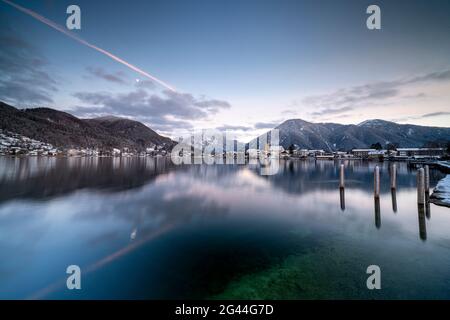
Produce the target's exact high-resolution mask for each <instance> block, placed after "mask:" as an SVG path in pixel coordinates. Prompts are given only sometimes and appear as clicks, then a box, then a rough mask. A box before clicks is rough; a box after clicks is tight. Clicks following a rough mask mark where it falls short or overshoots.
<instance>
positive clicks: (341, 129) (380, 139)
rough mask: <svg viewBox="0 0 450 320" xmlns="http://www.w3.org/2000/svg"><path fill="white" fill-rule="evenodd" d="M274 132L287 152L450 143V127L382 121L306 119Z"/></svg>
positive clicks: (286, 123) (283, 123)
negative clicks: (302, 149) (277, 134)
mask: <svg viewBox="0 0 450 320" xmlns="http://www.w3.org/2000/svg"><path fill="white" fill-rule="evenodd" d="M275 129H278V130H279V139H280V142H279V144H280V145H281V146H283V147H284V148H285V149H287V148H289V147H290V146H291V145H296V146H297V147H299V148H304V149H323V150H325V151H348V150H351V149H354V148H369V147H370V146H371V145H372V144H376V143H380V144H381V145H382V146H387V145H389V144H391V145H393V146H399V147H422V146H424V145H427V144H433V143H437V144H446V143H449V141H450V128H448V127H432V126H420V125H414V124H398V123H395V122H392V121H387V120H382V119H370V120H366V121H363V122H361V123H359V124H339V123H332V122H318V123H314V122H308V121H305V120H303V119H289V120H286V121H284V122H282V123H281V124H279V125H278V126H276V127H275ZM260 137H262V136H259V137H258V138H260ZM252 141H254V139H253V140H252Z"/></svg>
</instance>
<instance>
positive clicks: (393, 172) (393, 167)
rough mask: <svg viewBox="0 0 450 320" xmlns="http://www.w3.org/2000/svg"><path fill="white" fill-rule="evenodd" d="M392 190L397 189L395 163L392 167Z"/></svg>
mask: <svg viewBox="0 0 450 320" xmlns="http://www.w3.org/2000/svg"><path fill="white" fill-rule="evenodd" d="M391 189H397V166H396V164H395V163H394V164H392V167H391Z"/></svg>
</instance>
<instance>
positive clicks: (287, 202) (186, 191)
mask: <svg viewBox="0 0 450 320" xmlns="http://www.w3.org/2000/svg"><path fill="white" fill-rule="evenodd" d="M343 163H344V164H345V167H346V189H345V194H343V195H342V194H340V192H339V188H338V177H339V172H338V170H339V164H340V162H338V161H327V160H323V161H317V162H316V161H313V160H292V161H291V160H286V161H282V162H281V164H280V170H279V172H278V173H277V174H276V175H273V176H261V175H259V171H258V167H257V166H256V165H212V166H208V165H191V166H174V165H172V164H171V163H170V160H167V159H165V158H156V159H153V158H122V159H120V158H59V159H57V158H37V157H34V158H10V157H2V158H0V298H3V299H5V298H12V299H22V298H35V299H55V298H56V299H73V298H81V299H91V298H95V299H106V298H112V299H119V298H123V299H162V298H169V299H170V298H199V299H214V298H225V299H226V298H238V299H257V298H258V299H261V298H268V299H359V298H362V299H380V298H383V299H386V298H387V299H409V298H424V299H449V298H450V232H449V231H450V210H449V209H448V208H444V207H439V206H436V205H434V204H430V205H429V209H428V210H425V212H419V210H418V207H417V203H416V197H417V195H416V189H415V185H416V172H415V171H414V170H412V169H410V168H408V166H407V164H406V163H397V166H398V170H397V171H398V188H397V191H396V192H395V193H391V190H390V186H389V165H390V164H389V163H388V162H384V163H374V162H364V161H346V162H343ZM376 164H378V165H379V166H380V167H381V196H380V201H379V206H378V205H376V203H375V201H374V198H373V170H374V166H375V165H376ZM442 177H444V174H442V173H440V172H439V171H434V170H432V171H431V185H432V187H434V185H436V183H437V181H438V180H439V179H441V178H442ZM394 199H395V203H393V200H394ZM376 207H379V210H376V209H375V208H376ZM395 207H396V208H395ZM394 208H395V209H396V210H395V211H394ZM72 264H75V265H79V266H80V268H81V270H82V277H81V279H82V280H81V286H82V288H81V290H68V289H67V288H66V284H65V281H66V277H67V276H68V275H67V274H66V268H67V266H69V265H72ZM369 265H378V266H379V267H380V268H381V290H368V289H367V286H366V280H367V277H368V276H369V275H368V274H366V269H367V267H368V266H369Z"/></svg>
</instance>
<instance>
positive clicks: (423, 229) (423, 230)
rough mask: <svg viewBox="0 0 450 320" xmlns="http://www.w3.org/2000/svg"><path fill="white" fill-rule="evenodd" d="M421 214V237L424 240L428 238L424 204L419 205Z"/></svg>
mask: <svg viewBox="0 0 450 320" xmlns="http://www.w3.org/2000/svg"><path fill="white" fill-rule="evenodd" d="M417 209H418V214H419V237H420V239H421V240H422V241H425V240H427V225H426V222H425V206H424V205H423V204H420V203H419V204H418V205H417Z"/></svg>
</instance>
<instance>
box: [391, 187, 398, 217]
mask: <svg viewBox="0 0 450 320" xmlns="http://www.w3.org/2000/svg"><path fill="white" fill-rule="evenodd" d="M391 196H392V211H394V213H396V212H397V190H395V189H391Z"/></svg>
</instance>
